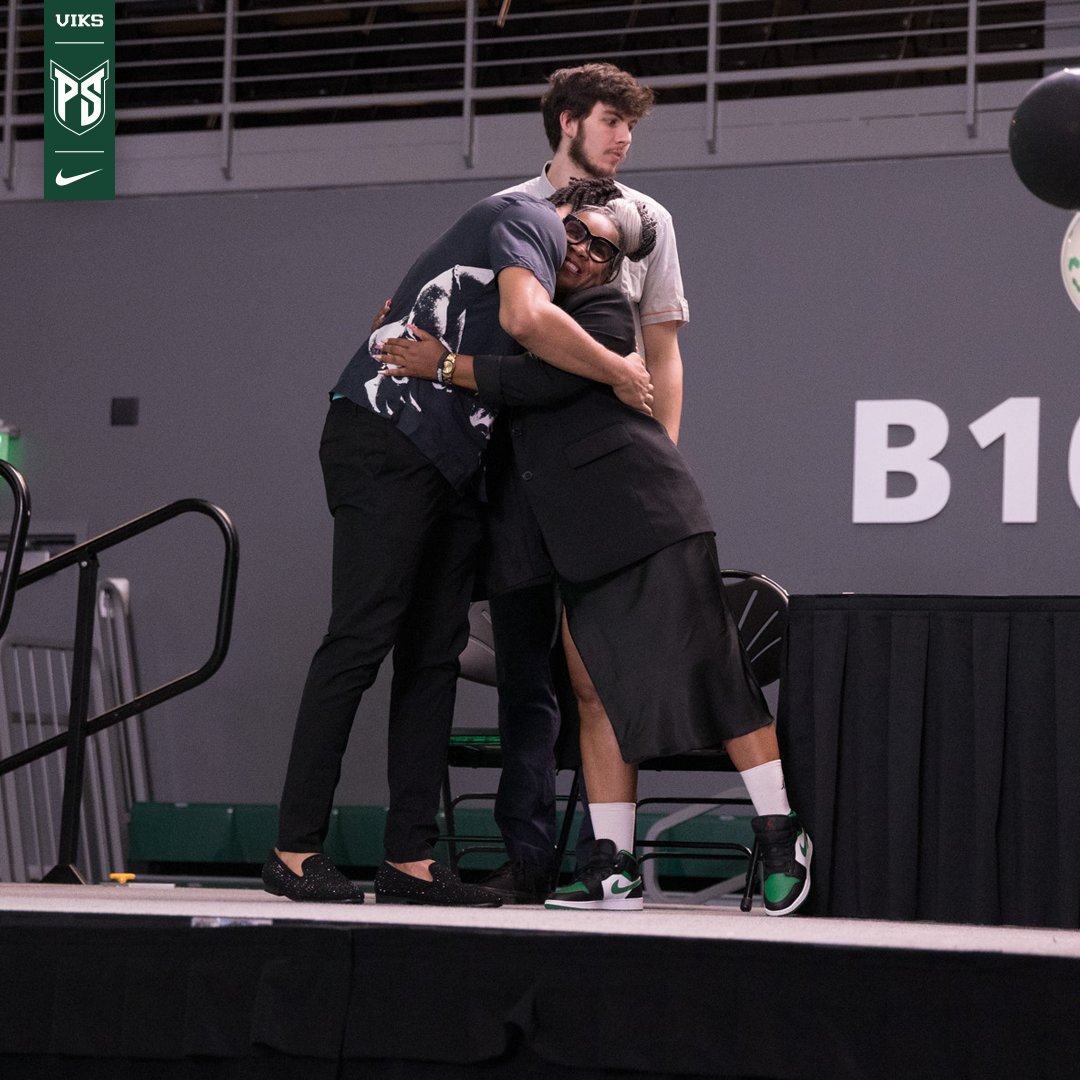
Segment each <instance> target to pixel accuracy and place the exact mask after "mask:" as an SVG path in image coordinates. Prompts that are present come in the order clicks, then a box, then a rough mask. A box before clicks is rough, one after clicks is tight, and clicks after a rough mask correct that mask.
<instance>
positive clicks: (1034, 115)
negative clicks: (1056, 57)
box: [1009, 70, 1080, 210]
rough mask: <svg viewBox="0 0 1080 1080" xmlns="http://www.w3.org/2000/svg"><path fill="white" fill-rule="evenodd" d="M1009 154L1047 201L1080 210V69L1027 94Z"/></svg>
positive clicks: (1030, 186)
mask: <svg viewBox="0 0 1080 1080" xmlns="http://www.w3.org/2000/svg"><path fill="white" fill-rule="evenodd" d="M1009 156H1010V157H1011V158H1012V163H1013V168H1014V169H1016V174H1017V176H1019V177H1020V179H1021V180H1022V181H1023V182H1024V186H1025V187H1026V188H1027V189H1028V191H1030V192H1031V193H1032V195H1037V196H1038V197H1039V198H1040V199H1042V200H1043V201H1044V202H1048V203H1050V204H1051V205H1053V206H1060V207H1061V208H1062V209H1063V210H1080V71H1070V70H1066V71H1058V72H1056V73H1055V74H1053V75H1048V76H1047V77H1046V78H1045V79H1040V80H1039V81H1038V82H1037V83H1036V84H1035V85H1034V86H1033V87H1032V88H1031V89H1030V90H1029V91H1028V92H1027V93H1026V94H1025V95H1024V99H1023V101H1021V102H1020V104H1019V105H1018V106H1017V108H1016V112H1015V113H1013V118H1012V123H1011V124H1010V125H1009Z"/></svg>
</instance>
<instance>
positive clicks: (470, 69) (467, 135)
mask: <svg viewBox="0 0 1080 1080" xmlns="http://www.w3.org/2000/svg"><path fill="white" fill-rule="evenodd" d="M462 74H463V86H462V94H461V121H462V124H463V126H464V134H463V139H462V156H463V157H464V158H465V168H466V169H471V168H472V167H473V154H474V153H475V151H476V106H475V103H474V102H473V90H474V89H475V87H476V0H466V2H465V57H464V66H463V71H462Z"/></svg>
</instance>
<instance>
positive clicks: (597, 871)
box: [544, 840, 644, 911]
mask: <svg viewBox="0 0 1080 1080" xmlns="http://www.w3.org/2000/svg"><path fill="white" fill-rule="evenodd" d="M643 893H644V888H643V886H642V883H641V874H640V872H639V871H638V864H637V859H635V858H634V856H633V855H631V854H630V852H629V851H619V852H616V850H615V843H614V841H612V840H596V841H594V842H593V850H592V854H591V856H590V857H589V861H588V863H587V864H586V866H585V868H584V869H583V870H582V871H581V873H580V874H579V875H578V877H577V879H576V880H575V881H572V882H570V884H569V885H564V886H563V887H562V888H561V889H556V890H555V891H554V892H553V893H552V894H551V895H550V896H549V897H548V898H547V900H546V901H545V903H544V907H546V908H566V909H570V910H577V911H640V910H641V908H642V906H643V904H644V900H643V899H642V896H643Z"/></svg>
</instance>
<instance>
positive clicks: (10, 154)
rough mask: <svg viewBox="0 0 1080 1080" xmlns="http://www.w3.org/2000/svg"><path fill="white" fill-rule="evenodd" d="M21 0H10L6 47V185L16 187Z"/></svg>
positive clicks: (9, 187) (10, 188)
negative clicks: (17, 73)
mask: <svg viewBox="0 0 1080 1080" xmlns="http://www.w3.org/2000/svg"><path fill="white" fill-rule="evenodd" d="M18 27H19V0H8V18H7V46H6V48H5V49H4V187H6V188H7V189H8V191H11V190H12V189H13V188H14V187H15V56H16V51H15V38H16V35H17V33H18Z"/></svg>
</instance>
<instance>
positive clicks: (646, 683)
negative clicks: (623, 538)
mask: <svg viewBox="0 0 1080 1080" xmlns="http://www.w3.org/2000/svg"><path fill="white" fill-rule="evenodd" d="M560 589H561V591H562V596H563V602H564V604H565V607H566V615H567V620H568V622H569V624H570V633H571V635H572V636H573V638H574V642H575V643H576V645H577V647H578V651H579V652H580V653H581V658H582V660H583V662H584V664H585V667H586V669H587V670H588V672H589V675H590V677H591V678H592V681H593V684H594V685H595V687H596V690H597V693H598V694H599V696H600V700H601V701H602V702H603V703H604V708H605V709H606V710H607V714H608V716H609V717H610V719H611V724H612V727H613V728H614V729H615V735H616V738H617V739H618V741H619V748H620V750H621V751H622V756H623V759H624V760H625V761H627V762H631V763H633V762H638V761H644V760H645V759H646V758H651V757H666V756H669V755H671V754H679V753H685V752H687V751H690V750H704V749H707V748H710V747H716V746H719V745H720V744H721V743H723V742H725V741H727V740H728V739H732V738H735V737H736V736H738V735H746V734H748V733H749V732H751V731H756V730H757V729H758V728H761V727H764V726H765V725H767V724H770V723H772V716H771V715H770V713H769V707H768V705H767V704H766V703H765V698H764V695H763V694H762V692H761V688H760V686H758V683H757V680H756V679H755V678H754V674H753V671H752V670H751V669H750V663H749V661H748V660H747V658H746V653H745V651H744V650H743V647H742V643H741V642H740V641H739V631H738V628H737V626H736V625H735V620H734V618H733V617H732V614H731V609H730V608H729V606H728V603H727V600H726V598H725V596H724V583H723V579H722V577H721V575H720V564H719V561H718V559H717V554H716V541H715V538H714V536H713V534H712V533H703V534H700V535H697V536H691V537H689V538H688V539H686V540H681V541H679V542H678V543H676V544H672V545H671V546H670V547H667V548H664V549H663V550H661V551H658V552H657V553H656V554H655V555H650V556H649V557H648V558H647V559H643V560H642V561H641V562H638V563H634V564H633V565H631V566H628V567H626V568H625V569H623V570H619V571H617V572H616V573H614V574H610V575H608V576H607V577H604V578H600V579H597V580H595V581H589V582H585V583H577V584H574V583H572V582H568V581H561V582H560Z"/></svg>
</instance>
